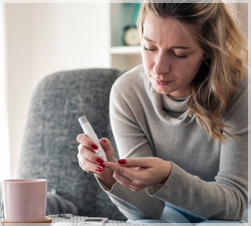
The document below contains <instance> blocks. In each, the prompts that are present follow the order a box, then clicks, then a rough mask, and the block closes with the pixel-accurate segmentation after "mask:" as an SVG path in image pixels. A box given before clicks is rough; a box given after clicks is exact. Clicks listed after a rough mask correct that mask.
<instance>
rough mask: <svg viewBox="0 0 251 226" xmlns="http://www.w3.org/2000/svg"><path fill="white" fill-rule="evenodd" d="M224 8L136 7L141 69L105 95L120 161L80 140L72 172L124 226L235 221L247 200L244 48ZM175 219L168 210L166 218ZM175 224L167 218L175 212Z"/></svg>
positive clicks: (105, 144)
mask: <svg viewBox="0 0 251 226" xmlns="http://www.w3.org/2000/svg"><path fill="white" fill-rule="evenodd" d="M233 15H234V14H233V12H232V11H231V10H230V8H229V6H228V5H227V4H223V3H196V4H195V3H147V2H145V3H143V4H142V6H141V10H140V14H139V18H138V28H139V32H140V35H141V42H142V59H143V65H140V66H138V67H136V68H134V69H132V70H130V71H128V72H127V73H125V74H124V75H122V76H121V77H120V78H119V79H118V80H117V81H116V82H115V84H114V85H113V88H112V91H111V96H110V119H111V126H112V130H113V133H114V137H115V141H116V144H117V149H118V152H119V156H120V158H121V159H120V160H118V162H116V161H115V159H114V157H113V148H112V146H111V144H110V142H109V140H108V139H107V138H103V139H101V140H100V142H101V144H102V146H103V148H104V150H105V151H106V154H107V158H108V161H107V162H103V160H102V159H100V158H99V157H98V156H97V155H96V154H94V152H93V150H94V149H96V148H97V146H96V144H94V143H93V141H92V140H90V139H89V138H88V137H87V136H86V135H84V134H81V135H79V136H78V137H77V140H78V142H79V143H80V145H79V154H78V159H79V164H80V166H81V168H82V169H83V170H85V171H87V172H93V173H95V175H96V177H97V178H98V182H99V184H100V186H101V187H102V188H103V189H104V191H105V192H106V193H107V194H108V195H109V196H110V198H111V200H112V201H113V202H114V203H115V205H117V206H118V208H119V209H120V211H121V212H122V213H123V214H124V215H125V216H126V217H127V218H128V219H129V220H133V221H135V220H141V219H155V220H154V221H155V222H158V221H157V220H158V219H159V220H160V221H159V222H178V223H182V222H183V223H186V222H200V221H202V220H206V219H215V220H230V221H239V220H241V219H242V216H243V213H244V211H245V209H246V207H247V202H248V175H247V172H248V170H247V169H248V116H247V111H248V110H247V109H248V105H247V101H248V92H247V82H248V77H247V76H246V74H245V73H246V63H247V45H246V42H245V38H244V36H243V34H242V31H241V29H240V27H239V25H238V24H237V22H236V18H234V16H233ZM172 211H173V212H172ZM174 212H175V214H176V215H177V216H179V218H178V219H173V216H175V214H174Z"/></svg>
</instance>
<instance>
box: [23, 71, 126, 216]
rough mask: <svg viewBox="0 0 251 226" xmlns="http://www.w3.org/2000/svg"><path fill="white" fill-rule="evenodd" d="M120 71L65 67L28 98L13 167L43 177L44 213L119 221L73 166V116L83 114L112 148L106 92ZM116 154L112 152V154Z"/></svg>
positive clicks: (77, 127)
mask: <svg viewBox="0 0 251 226" xmlns="http://www.w3.org/2000/svg"><path fill="white" fill-rule="evenodd" d="M120 74H121V72H120V71H118V70H115V69H85V70H74V71H65V72H59V73H55V74H52V75H50V76H48V77H46V78H45V79H44V80H43V81H42V82H40V84H39V85H38V87H37V89H36V90H35V93H34V95H33V98H32V100H31V104H30V109H29V115H28V122H27V125H26V129H25V134H24V139H23V146H22V152H21V158H20V164H19V170H18V177H19V178H46V179H47V180H48V198H47V215H48V214H58V213H72V214H78V215H82V216H96V217H97V216H101V217H102V216H103V217H108V218H110V219H115V220H125V217H124V216H123V215H122V214H121V213H120V212H119V210H118V209H117V207H116V206H115V205H114V204H113V203H112V202H111V201H110V199H109V198H108V197H107V195H106V194H105V193H104V192H103V191H102V189H101V188H100V187H99V186H98V184H97V181H96V179H95V177H94V176H93V175H92V174H87V173H85V172H84V171H82V170H81V168H80V167H79V165H78V160H77V153H78V149H77V146H78V143H77V141H76V136H77V135H78V134H79V133H82V130H81V127H80V125H79V123H78V117H79V116H81V115H83V114H84V115H86V116H87V118H88V120H89V121H90V122H91V124H92V126H93V128H94V130H95V131H96V133H97V135H98V137H100V138H101V137H107V138H109V139H110V140H111V142H112V143H113V147H115V143H114V139H113V136H112V131H111V128H110V124H109V94H110V88H111V86H112V84H113V82H114V81H115V80H116V79H117V77H118V76H119V75H120ZM115 155H117V152H116V154H115Z"/></svg>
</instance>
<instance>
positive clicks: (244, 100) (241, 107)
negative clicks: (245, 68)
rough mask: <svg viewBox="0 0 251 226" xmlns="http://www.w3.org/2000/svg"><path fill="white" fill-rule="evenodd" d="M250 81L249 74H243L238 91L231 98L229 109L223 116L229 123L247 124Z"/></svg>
mask: <svg viewBox="0 0 251 226" xmlns="http://www.w3.org/2000/svg"><path fill="white" fill-rule="evenodd" d="M250 81H251V80H250V78H249V76H248V75H245V76H243V78H242V81H241V82H240V84H239V87H238V89H237V91H236V92H235V94H234V95H233V97H232V98H231V99H230V101H229V104H228V107H227V110H226V112H225V114H224V116H223V120H224V121H225V122H227V124H228V125H229V124H238V125H239V126H243V125H244V124H247V121H248V86H249V83H250ZM230 126H233V125H230ZM236 126H237V125H236Z"/></svg>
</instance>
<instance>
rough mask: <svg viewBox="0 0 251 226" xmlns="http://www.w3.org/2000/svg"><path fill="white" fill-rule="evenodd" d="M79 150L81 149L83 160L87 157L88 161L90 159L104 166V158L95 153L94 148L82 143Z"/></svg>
mask: <svg viewBox="0 0 251 226" xmlns="http://www.w3.org/2000/svg"><path fill="white" fill-rule="evenodd" d="M78 151H79V154H80V155H81V160H82V159H87V160H88V161H90V162H92V163H95V164H99V165H101V166H103V163H104V160H103V159H102V158H100V156H99V155H97V154H96V153H94V152H93V150H91V149H89V148H87V147H85V146H84V145H82V144H79V145H78ZM82 161H83V160H82Z"/></svg>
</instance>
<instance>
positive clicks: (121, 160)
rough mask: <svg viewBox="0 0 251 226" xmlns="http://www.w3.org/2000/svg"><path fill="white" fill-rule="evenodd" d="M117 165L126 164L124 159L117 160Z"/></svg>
mask: <svg viewBox="0 0 251 226" xmlns="http://www.w3.org/2000/svg"><path fill="white" fill-rule="evenodd" d="M118 163H119V164H126V159H119V160H118Z"/></svg>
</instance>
